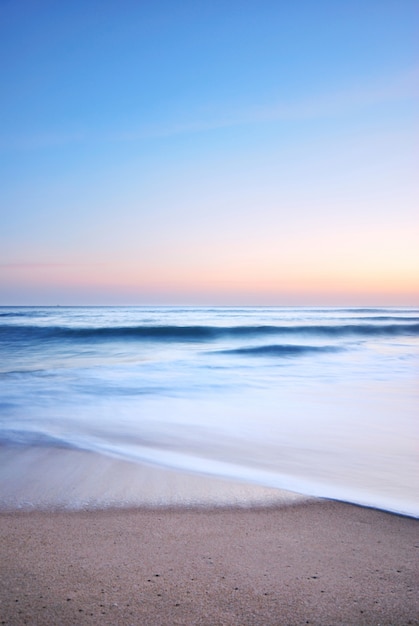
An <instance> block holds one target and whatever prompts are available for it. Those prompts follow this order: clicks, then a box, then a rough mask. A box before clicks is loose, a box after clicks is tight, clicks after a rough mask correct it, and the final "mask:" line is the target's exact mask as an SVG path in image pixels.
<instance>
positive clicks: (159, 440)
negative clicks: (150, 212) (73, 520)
mask: <svg viewBox="0 0 419 626" xmlns="http://www.w3.org/2000/svg"><path fill="white" fill-rule="evenodd" d="M418 372H419V310H418V309H412V308H397V309H395V308H363V309H359V308H358V309H356V308H348V309H336V308H274V307H267V308H192V307H186V308H179V307H176V308H172V307H126V308H124V307H88V308H83V307H53V308H49V307H44V308H42V307H41V308H29V307H16V308H6V307H3V308H0V418H1V419H0V442H1V444H2V446H1V450H2V455H3V456H2V458H3V465H1V459H0V470H1V471H2V474H3V477H4V481H3V482H4V483H5V482H7V485H6V487H7V488H6V490H5V489H3V491H1V490H0V497H1V496H2V494H3V496H4V494H5V493H6V492H7V493H9V494H10V490H11V489H12V488H16V489H15V491H16V493H18V492H19V489H18V486H19V484H22V483H24V481H25V473H26V474H27V472H28V467H30V471H35V465H34V463H32V465H30V466H28V464H27V463H26V464H25V463H23V462H22V463H21V464H20V465H19V464H17V463H16V462H15V463H14V465H13V472H12V471H11V469H10V468H11V467H12V465H10V464H11V463H12V461H13V459H15V460H16V459H18V458H19V459H22V458H23V457H22V455H23V453H24V452H25V451H27V452H31V451H32V452H33V450H34V449H35V448H36V449H37V450H39V449H41V448H42V450H44V451H45V450H46V451H48V454H49V455H50V456H51V454H55V457H56V458H57V459H59V453H60V451H61V452H62V451H63V450H64V449H66V450H67V451H68V450H73V451H79V452H80V451H87V452H90V453H95V455H96V456H91V457H89V458H90V459H94V458H97V459H98V461H97V462H98V463H99V462H100V461H99V459H100V458H103V455H106V456H108V457H112V458H116V459H120V460H123V461H130V462H134V463H148V464H151V465H154V466H155V467H156V468H163V467H167V468H175V469H177V470H181V471H182V472H183V471H187V472H192V473H196V474H197V473H200V474H203V475H209V476H217V477H225V478H231V479H235V480H239V481H242V482H243V483H249V484H256V485H262V486H264V487H274V488H277V489H288V490H291V491H296V492H299V493H302V494H306V495H311V496H325V497H331V498H337V499H342V500H346V501H350V502H356V503H360V504H366V505H369V506H374V507H379V508H383V509H387V510H392V511H397V512H402V513H406V514H409V515H414V516H419V499H418V481H417V476H419V471H418V470H419V461H418V439H419V437H418V434H419V429H418V425H417V421H418V420H417V418H418V395H419V386H418ZM57 455H58V456H57ZM55 457H54V458H55ZM77 458H79V457H77ZM57 462H58V463H59V461H57ZM74 462H75V463H76V462H79V461H74ZM37 466H38V469H37V470H36V471H37V472H38V475H37V483H38V485H39V484H40V485H41V489H42V483H43V481H44V480H45V485H46V484H47V482H48V480H49V479H50V477H48V476H47V475H46V474H47V473H51V466H49V465H48V466H45V467H44V469H43V470H42V467H41V466H42V463H39V459H38V462H37ZM47 467H48V469H46V468H47ZM89 468H90V469H89V472H92V471H93V472H94V470H92V463H91V462H90V464H89ZM72 471H74V468H72V467H71V455H70V456H69V455H68V454H67V456H66V469H65V473H66V474H68V473H70V474H71V472H72ZM20 474H21V475H20ZM60 480H62V482H63V484H64V477H63V475H62V472H61V479H60ZM77 480H78V481H80V480H83V478H82V477H80V473H79V474H78V475H77ZM130 480H133V478H132V476H131V478H130ZM13 481H16V485H11V482H13ZM19 481H20V482H19ZM120 481H121V491H123V490H124V489H126V484H122V483H123V482H124V481H123V479H122V478H121V479H120ZM88 483H89V489H90V490H91V491H92V493H91V499H90V500H91V501H92V502H93V501H94V499H95V496H94V493H93V492H94V491H95V489H99V487H98V485H97V484H95V481H92V480H91V478H89V481H88ZM160 484H161V483H160ZM203 484H204V483H203ZM156 485H157V483H156ZM45 488H46V487H45ZM156 488H157V489H158V487H156ZM202 488H203V489H205V487H204V486H203V487H202ZM66 489H67V491H68V484H67V487H66ZM89 489H88V490H89ZM115 489H116V487H115ZM195 491H196V490H195ZM22 493H23V492H22ZM96 495H97V494H96ZM4 497H5V496H4ZM28 497H29V498H30V496H29V495H28V492H27V491H26V492H25V502H27V499H28ZM67 497H68V498H69V499H70V500H71V493H68V494H67ZM74 497H75V496H74ZM214 497H215V499H216V496H214ZM220 497H221V496H220ZM137 498H138V503H141V492H140V493H138V494H137ZM234 498H236V496H234ZM226 499H227V500H228V497H226V495H225V493H224V495H223V502H225V501H226ZM87 500H88V501H90V500H89V497H87ZM236 500H237V498H236ZM34 502H35V500H34ZM15 504H16V505H17V506H19V505H20V504H21V503H20V502H19V497H17V498H16V499H15ZM35 504H36V502H35Z"/></svg>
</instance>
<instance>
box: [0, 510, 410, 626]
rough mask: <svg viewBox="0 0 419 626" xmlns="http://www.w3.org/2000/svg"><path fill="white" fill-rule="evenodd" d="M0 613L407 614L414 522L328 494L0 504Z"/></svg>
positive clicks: (165, 617)
mask: <svg viewBox="0 0 419 626" xmlns="http://www.w3.org/2000/svg"><path fill="white" fill-rule="evenodd" d="M0 527H1V555H0V559H1V592H0V593H1V602H0V617H1V619H0V622H1V623H2V624H145V625H148V624H150V625H152V624H156V625H157V624H164V625H171V624H185V625H186V624H205V625H208V626H210V625H216V624H220V625H221V624H226V625H230V624H231V625H233V624H237V625H239V624H240V625H244V624H258V625H259V624H260V625H268V624H276V625H278V624H321V625H325V624H381V625H383V624H397V625H403V624H418V623H419V600H418V594H417V582H418V574H419V571H418V561H419V559H418V556H419V523H418V520H416V519H412V518H407V517H402V516H397V515H392V514H389V513H385V512H382V511H377V510H373V509H365V508H362V507H357V506H352V505H349V504H343V503H338V502H332V501H312V502H306V503H298V504H292V505H289V506H281V507H268V508H246V509H243V508H242V509H240V508H233V509H231V508H230V509H227V508H218V509H217V508H195V509H187V508H183V509H182V508H172V509H163V508H157V509H156V508H155V509H147V508H143V509H128V510H127V509H125V510H123V509H122V510H121V509H119V510H118V509H111V510H100V511H77V512H64V511H63V512H58V511H57V512H49V513H48V512H42V511H32V512H3V513H2V514H1V515H0Z"/></svg>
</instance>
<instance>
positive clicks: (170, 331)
mask: <svg viewBox="0 0 419 626" xmlns="http://www.w3.org/2000/svg"><path fill="white" fill-rule="evenodd" d="M273 335H280V336H284V337H289V336H292V337H295V336H312V337H328V338H340V337H347V336H358V337H396V336H417V335H419V323H417V322H413V323H412V322H411V323H407V324H406V323H405V324H333V325H296V326H279V325H278V326H274V325H259V326H172V325H162V326H159V325H157V326H156V325H154V326H152V325H143V326H119V327H118V326H106V327H98V328H91V327H90V328H89V327H77V328H76V327H66V326H36V325H8V324H1V325H0V340H2V341H6V342H11V341H25V340H27V341H32V340H36V339H38V340H43V341H54V340H55V341H63V340H69V341H74V340H75V341H96V340H98V341H103V340H121V339H124V340H129V339H131V340H153V341H166V342H171V341H178V342H187V341H191V342H192V341H195V342H196V341H199V342H202V341H212V340H216V339H219V338H225V337H263V336H273Z"/></svg>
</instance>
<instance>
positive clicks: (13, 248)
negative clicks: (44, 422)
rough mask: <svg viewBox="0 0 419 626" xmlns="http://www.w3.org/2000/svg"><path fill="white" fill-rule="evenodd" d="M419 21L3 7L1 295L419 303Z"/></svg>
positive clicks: (348, 6)
mask: <svg viewBox="0 0 419 626" xmlns="http://www.w3.org/2000/svg"><path fill="white" fill-rule="evenodd" d="M418 17H419V1H418V0H362V1H361V0H348V1H345V0H342V1H336V0H317V1H316V2H314V1H313V0H296V1H295V2H290V1H288V0H283V1H282V0H276V1H273V0H241V1H236V0H230V1H229V0H223V1H221V0H212V1H211V2H208V1H202V0H193V1H189V0H182V1H181V0H170V1H169V0H153V1H151V0H143V1H129V0H119V1H116V0H112V1H110V0H83V1H82V0H71V1H68V2H66V1H63V2H61V1H60V2H58V1H41V0H39V1H38V0H30V1H29V0H28V1H25V0H14V1H12V0H3V1H2V2H0V59H1V63H0V75H1V78H0V80H1V83H0V84H1V104H0V162H1V171H0V213H1V228H0V304H2V305H13V304H16V305H18V304H28V305H30V304H36V305H38V304H46V305H48V304H52V305H55V304H63V305H64V304H203V305H204V304H219V305H222V304H227V305H235V304H237V305H245V304H249V305H256V304H261V305H276V304H277V305H299V304H301V305H358V304H360V305H364V304H367V305H368V304H371V305H379V304H382V305H419V184H418V178H419V177H418V172H419V163H418V153H417V150H418V144H417V140H418V136H417V135H418V78H419V55H418V47H417V43H416V40H417V37H418Z"/></svg>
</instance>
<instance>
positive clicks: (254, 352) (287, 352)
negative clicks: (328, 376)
mask: <svg viewBox="0 0 419 626" xmlns="http://www.w3.org/2000/svg"><path fill="white" fill-rule="evenodd" d="M341 350H342V348H338V347H336V346H299V345H268V346H249V347H246V348H235V349H232V350H217V351H216V354H237V355H241V354H243V355H245V356H273V357H278V356H279V357H294V356H304V355H305V354H313V353H320V352H340V351H341Z"/></svg>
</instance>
